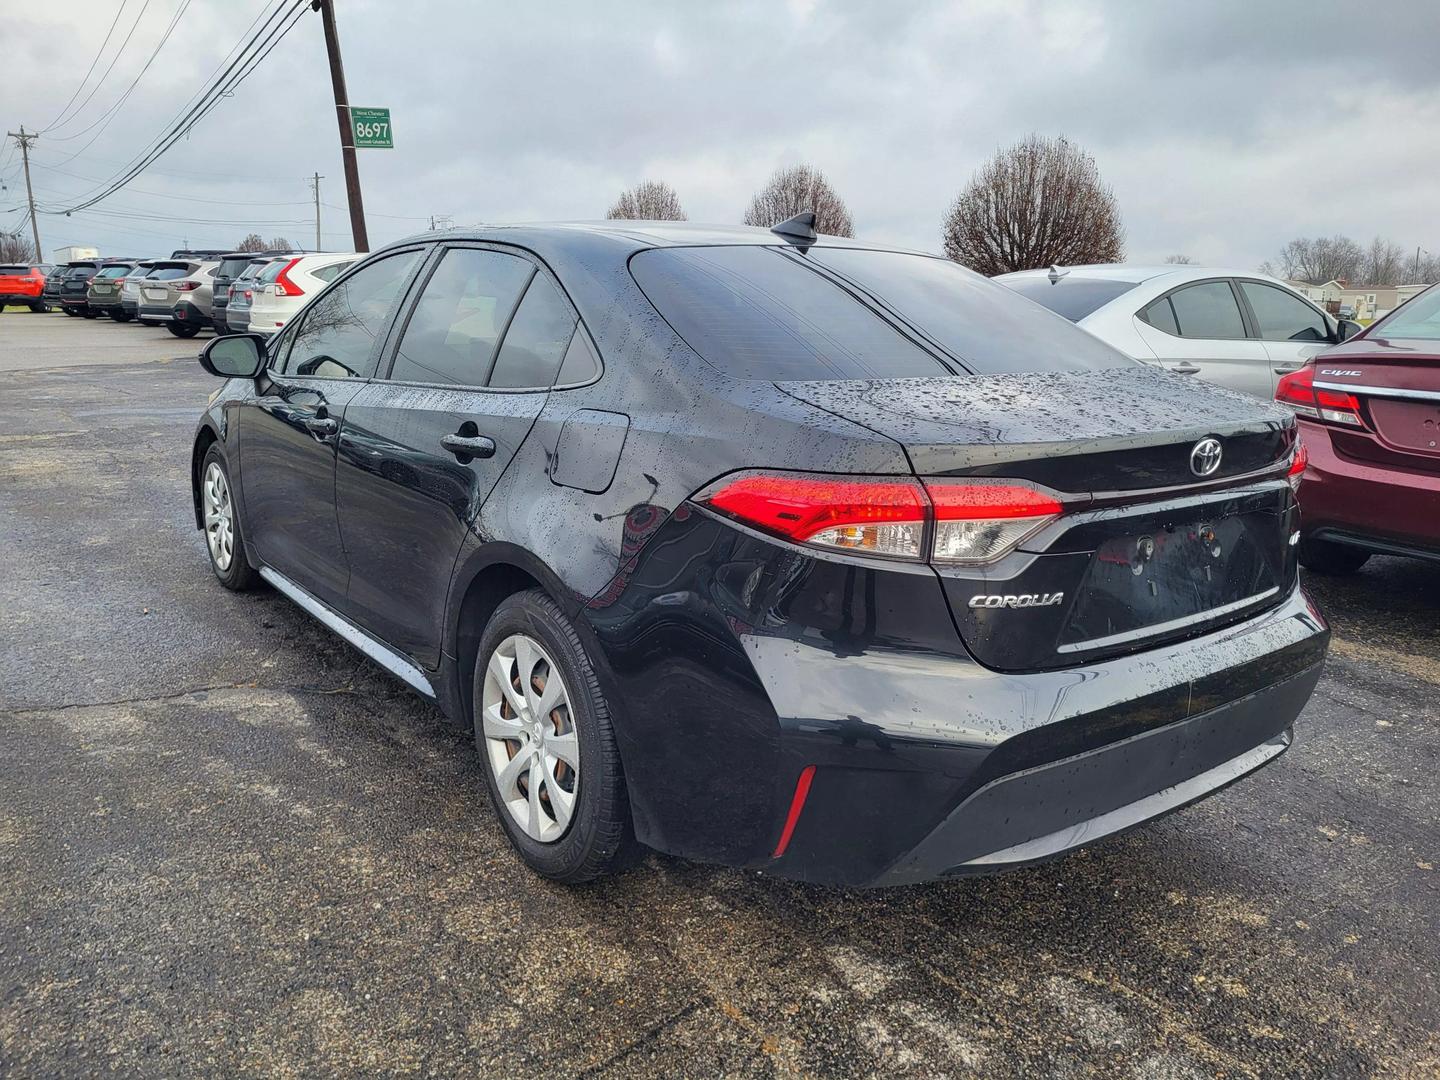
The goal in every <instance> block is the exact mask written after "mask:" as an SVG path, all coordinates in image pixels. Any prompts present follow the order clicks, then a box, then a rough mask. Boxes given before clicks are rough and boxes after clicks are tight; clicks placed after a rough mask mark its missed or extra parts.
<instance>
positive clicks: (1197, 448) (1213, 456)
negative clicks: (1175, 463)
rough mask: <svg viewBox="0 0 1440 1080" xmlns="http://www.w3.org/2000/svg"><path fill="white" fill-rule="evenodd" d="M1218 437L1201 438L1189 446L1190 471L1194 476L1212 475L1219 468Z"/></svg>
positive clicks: (1219, 451)
mask: <svg viewBox="0 0 1440 1080" xmlns="http://www.w3.org/2000/svg"><path fill="white" fill-rule="evenodd" d="M1222 452H1223V451H1222V450H1221V449H1220V440H1219V439H1201V440H1200V441H1199V442H1197V443H1196V444H1195V445H1194V446H1192V447H1191V448H1190V471H1191V472H1192V473H1194V474H1195V475H1196V476H1213V475H1214V474H1215V470H1216V469H1218V468H1220V455H1221V453H1222Z"/></svg>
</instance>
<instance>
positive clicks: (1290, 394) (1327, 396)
mask: <svg viewBox="0 0 1440 1080" xmlns="http://www.w3.org/2000/svg"><path fill="white" fill-rule="evenodd" d="M1275 400H1276V401H1278V402H1280V403H1281V404H1283V405H1289V406H1290V408H1292V409H1294V410H1295V411H1296V412H1297V413H1299V414H1300V415H1301V416H1307V417H1309V418H1310V419H1311V420H1326V421H1329V422H1330V423H1332V424H1344V425H1346V426H1347V427H1364V426H1365V424H1364V421H1362V420H1361V419H1360V401H1359V399H1358V398H1357V397H1356V396H1355V395H1354V394H1351V393H1349V392H1348V391H1345V390H1330V389H1327V388H1325V387H1323V386H1316V385H1315V369H1314V368H1313V367H1311V366H1310V365H1308V364H1307V365H1306V366H1305V367H1302V368H1301V369H1300V370H1298V371H1292V372H1290V373H1289V374H1288V375H1283V376H1281V378H1280V381H1279V382H1278V383H1277V384H1276V385H1275Z"/></svg>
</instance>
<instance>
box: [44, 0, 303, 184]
mask: <svg viewBox="0 0 1440 1080" xmlns="http://www.w3.org/2000/svg"><path fill="white" fill-rule="evenodd" d="M305 4H306V0H295V3H294V5H293V6H292V7H291V8H290V9H289V10H288V11H287V10H285V8H284V3H283V0H282V3H281V4H280V5H279V6H277V8H276V10H275V11H274V12H272V14H271V15H270V17H269V18H268V19H266V20H265V24H264V26H262V28H261V29H260V31H258V32H257V33H255V34H254V35H253V36H252V37H251V38H250V39H249V40H248V41H246V42H245V43H244V45H243V46H242V48H241V50H240V55H239V56H237V57H236V59H235V60H234V62H232V63H231V65H230V66H229V67H228V68H226V69H225V72H224V74H222V75H221V76H220V77H219V79H217V80H214V81H212V82H211V84H210V85H209V86H208V87H207V88H206V90H205V91H204V92H203V94H202V95H201V98H200V101H199V102H197V103H196V104H195V105H194V106H193V107H192V108H191V109H190V111H189V112H188V113H186V114H185V115H184V116H183V117H181V118H179V119H178V120H177V121H176V122H175V123H173V124H172V125H171V126H170V128H169V129H168V130H167V131H166V132H165V133H164V134H162V135H161V136H160V137H159V138H158V139H156V140H154V141H153V142H152V143H151V144H150V148H149V149H147V150H146V151H144V152H142V153H141V154H140V155H139V156H138V158H137V159H132V160H133V161H135V164H133V165H131V166H130V167H129V168H127V169H126V170H125V172H124V173H123V174H122V175H121V176H119V177H118V178H116V179H114V180H113V181H111V182H110V183H109V185H108V186H106V187H105V189H104V190H103V191H101V192H100V193H99V194H97V195H93V196H91V197H89V198H87V199H85V201H83V202H81V203H78V204H77V205H75V206H73V207H71V210H72V211H74V210H83V209H85V208H86V207H90V206H94V205H95V204H96V203H98V202H100V201H101V200H102V199H105V198H108V197H109V196H111V195H113V194H114V193H115V192H117V191H119V190H120V189H121V188H122V187H124V186H125V185H126V184H128V183H129V182H130V181H131V180H133V179H134V178H135V177H136V176H138V175H140V173H142V172H143V171H144V170H145V169H146V168H148V167H149V166H150V165H151V164H152V163H153V162H155V161H156V160H158V159H159V158H160V157H161V155H163V154H164V153H165V152H166V151H167V150H169V149H170V148H171V147H172V146H174V145H175V143H177V142H178V141H179V140H180V139H181V138H182V137H183V136H184V135H186V134H187V133H188V132H189V131H190V130H191V129H192V128H193V127H194V126H195V125H196V124H198V123H199V122H200V121H201V120H202V119H204V118H205V116H206V115H207V114H208V113H209V112H210V111H211V110H212V109H213V108H214V107H215V106H216V105H217V104H218V103H219V102H220V100H221V98H222V96H223V95H225V94H227V93H228V92H229V91H232V90H233V89H234V88H235V87H237V86H239V85H240V83H241V82H243V81H244V79H245V77H246V76H247V75H249V74H250V73H251V72H252V71H254V70H255V67H256V65H258V64H259V63H260V62H261V61H262V60H264V59H265V57H266V56H268V55H270V52H271V51H272V50H273V49H274V48H275V46H276V45H278V44H279V43H280V41H281V40H282V39H283V38H284V37H285V35H286V34H288V33H289V32H290V30H291V29H293V28H294V26H295V24H296V23H297V22H299V21H300V17H301V16H302V15H303V14H304V10H305ZM277 15H278V16H279V17H280V19H279V21H278V22H276V21H275V20H276V16H277ZM286 18H288V19H289V21H288V22H286V21H285V20H286ZM272 22H273V23H275V25H274V26H273V27H272V26H271V23H272ZM266 34H268V35H269V36H268V37H266V39H265V40H264V41H263V42H262V41H260V39H261V37H262V35H266ZM257 42H259V44H257ZM244 65H248V66H244ZM237 68H240V71H239V73H238V74H236V69H237Z"/></svg>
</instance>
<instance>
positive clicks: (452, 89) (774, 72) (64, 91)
mask: <svg viewBox="0 0 1440 1080" xmlns="http://www.w3.org/2000/svg"><path fill="white" fill-rule="evenodd" d="M122 2H123V3H124V5H125V6H124V8H123V10H122V11H121V15H120V19H119V23H118V25H117V27H116V31H115V34H114V36H113V37H112V39H111V41H110V44H109V47H108V48H107V49H106V51H105V53H104V54H103V55H102V56H101V58H100V62H99V64H98V65H97V67H96V76H98V75H99V74H101V73H102V72H104V71H105V70H106V68H107V66H108V65H109V64H110V60H111V58H112V57H113V56H114V55H115V53H116V48H117V46H118V45H119V44H120V42H121V40H122V39H123V38H124V37H125V35H126V34H127V33H128V32H129V31H130V29H131V26H132V24H134V31H133V35H132V36H131V38H130V40H129V43H128V45H127V46H126V47H125V48H124V50H123V51H121V52H120V54H119V57H118V60H116V62H115V64H114V67H113V69H112V70H110V73H109V75H108V77H106V78H105V79H104V80H103V82H101V83H100V85H99V89H98V91H96V93H95V94H94V97H93V98H92V99H91V100H90V101H89V102H88V104H86V105H85V106H84V108H82V109H79V110H78V112H77V113H76V115H75V118H74V119H73V120H67V121H66V122H64V123H63V124H60V125H58V126H52V127H51V128H50V129H49V130H48V131H46V132H45V133H44V134H42V136H41V138H40V140H39V142H38V143H37V144H36V149H35V152H34V155H33V157H32V162H33V165H34V168H33V178H34V182H35V188H36V198H37V200H38V201H39V202H40V203H41V204H42V205H43V206H45V207H47V208H51V209H56V208H59V209H63V208H64V207H66V206H70V205H73V204H74V202H75V201H76V196H78V195H80V194H81V193H83V192H86V191H90V190H92V189H96V188H97V187H98V182H101V181H105V180H107V179H108V178H110V177H111V176H113V175H115V174H116V173H117V172H118V171H120V170H121V169H122V168H123V166H124V165H125V163H126V162H127V161H129V160H130V159H131V158H132V157H133V156H134V155H135V154H136V153H137V152H138V151H139V150H140V149H141V148H142V147H143V146H144V145H145V144H146V143H148V142H149V141H150V140H151V139H153V138H154V137H156V136H157V135H158V134H159V133H160V132H161V131H163V130H164V129H165V128H166V127H167V126H168V124H169V123H170V122H171V121H172V120H173V119H174V118H175V116H176V114H177V112H178V111H179V110H180V108H181V106H182V104H183V103H184V102H185V101H186V100H187V99H188V98H189V97H190V95H191V94H193V93H194V92H195V91H197V90H198V89H199V88H200V87H201V86H202V85H203V83H204V82H205V80H206V78H207V77H208V76H209V75H210V74H211V73H212V72H213V71H214V70H215V69H216V67H217V65H219V64H220V63H221V61H222V59H223V58H224V56H225V54H226V53H227V52H228V51H229V50H230V49H231V48H232V47H234V46H235V45H236V44H237V43H238V42H239V41H240V40H241V38H242V36H244V35H245V31H246V27H247V26H249V25H250V23H251V20H252V19H254V18H255V17H256V16H257V15H259V14H260V13H261V12H262V10H264V9H265V8H267V7H268V6H270V5H269V2H268V0H267V2H264V3H262V2H261V0H226V2H225V3H223V4H221V3H218V2H214V0H191V2H190V3H189V6H188V8H186V10H185V11H184V14H183V16H182V18H181V22H180V24H179V26H178V27H177V30H176V32H175V33H174V34H173V35H172V37H171V38H170V40H169V41H168V42H167V44H166V45H165V47H164V48H163V49H162V50H161V52H160V53H159V54H158V56H157V57H156V58H155V60H154V63H153V65H152V66H151V68H150V70H149V71H148V72H147V73H146V74H145V75H144V76H143V77H142V78H141V79H140V81H139V83H138V84H137V85H136V87H135V90H134V92H133V93H132V94H131V96H130V98H129V100H128V101H127V102H126V104H125V105H124V107H123V108H122V109H121V110H119V111H118V112H117V113H116V114H115V115H114V117H113V118H112V120H111V121H110V122H109V123H108V124H107V125H104V126H101V127H97V128H95V130H92V131H88V132H84V133H83V134H80V133H81V132H82V129H84V128H86V127H87V126H88V125H90V124H92V123H93V122H94V121H95V120H96V119H97V118H99V117H100V116H102V115H103V113H104V111H105V110H106V109H107V108H109V107H110V105H112V104H113V103H114V102H115V101H116V99H117V98H119V96H120V95H121V94H122V93H123V92H124V91H125V89H126V87H127V86H129V85H130V83H131V81H132V80H133V79H134V78H135V76H136V74H137V73H138V72H139V71H140V68H141V67H142V66H143V64H144V63H145V61H146V60H147V59H148V58H149V57H150V55H151V53H152V52H153V51H154V49H155V46H156V44H157V43H158V42H159V40H160V38H161V36H162V34H163V33H164V31H165V28H166V26H167V25H168V24H169V22H170V19H171V17H172V16H173V15H174V14H175V13H176V12H177V11H178V10H179V9H180V7H181V4H182V2H183V0H148V3H146V2H145V0H67V2H65V3H55V4H40V3H27V4H13V5H7V10H6V14H5V17H4V18H3V20H0V57H3V65H4V70H3V76H0V121H3V123H4V125H5V127H4V130H16V129H17V127H18V125H20V124H22V123H23V124H25V126H26V128H27V130H29V129H33V128H38V127H42V125H47V124H52V122H53V121H54V120H55V119H56V117H57V116H58V115H59V114H60V112H61V110H62V109H63V108H64V107H65V105H66V102H67V100H69V99H70V97H71V95H72V93H74V91H75V89H76V87H77V86H78V85H79V84H80V79H81V77H82V76H83V75H84V74H85V70H86V68H87V67H88V66H89V64H90V62H91V60H92V58H94V57H95V56H96V52H97V50H98V49H99V48H100V45H101V42H102V40H104V38H105V35H106V31H107V29H108V28H109V26H110V23H111V20H112V19H113V18H114V17H115V13H116V11H117V9H118V8H119V6H120V5H121V3H122ZM142 9H143V12H144V13H143V15H141V12H142ZM336 9H337V17H338V20H339V29H340V40H341V44H342V47H343V49H344V55H345V61H346V70H347V74H348V79H349V86H350V96H351V100H352V102H353V103H354V104H356V105H362V106H365V105H368V106H388V107H389V108H390V109H391V110H392V114H393V120H394V129H395V149H394V150H362V151H360V152H359V153H360V174H361V180H362V183H363V185H364V192H365V200H366V207H367V210H368V212H369V213H368V220H369V223H370V239H371V244H372V246H378V245H379V244H381V243H383V242H386V241H389V240H393V239H397V238H399V237H401V236H404V235H407V234H409V233H411V232H415V231H419V230H421V229H423V228H425V227H426V223H427V220H428V218H429V216H430V215H431V214H447V215H450V216H451V217H453V218H454V220H455V222H456V223H458V224H470V223H474V222H479V221H496V222H499V221H528V220H555V219H570V218H596V217H602V216H603V215H604V212H605V209H606V208H607V207H608V206H609V205H610V203H611V202H613V201H614V199H615V197H616V196H617V195H618V194H619V193H620V191H621V190H622V189H623V188H625V187H627V186H628V185H630V184H633V183H635V182H637V181H640V180H644V179H657V180H664V181H666V182H668V183H669V184H671V185H672V186H673V187H674V188H675V189H676V190H677V191H678V193H679V195H680V198H681V201H682V202H683V204H684V206H685V209H686V211H687V213H688V214H689V216H690V218H691V219H692V220H697V221H717V222H739V220H740V216H741V214H742V213H743V211H744V208H745V204H746V203H747V202H748V200H749V198H750V196H751V194H752V193H753V192H754V190H755V189H756V188H757V187H758V186H760V185H761V184H763V183H764V182H765V180H766V178H767V177H768V176H769V175H770V173H771V172H772V171H773V170H774V169H775V168H776V167H778V166H781V165H789V164H794V163H798V162H809V163H811V164H813V165H815V166H817V167H818V168H820V169H821V170H823V171H824V172H825V173H826V175H827V176H829V178H830V180H831V182H832V183H833V184H834V186H835V187H836V189H837V190H838V191H839V192H840V194H841V196H842V197H843V198H844V199H845V200H846V201H847V203H848V204H849V206H850V209H851V212H852V214H853V215H854V219H855V228H856V235H858V236H860V237H863V238H866V239H869V240H880V241H886V242H895V243H900V244H904V245H906V246H910V247H917V248H922V249H925V250H939V247H940V220H941V217H942V215H943V213H944V211H945V209H946V207H947V205H948V204H949V202H950V201H951V200H952V199H953V198H954V196H955V194H956V192H957V191H958V190H959V189H960V188H961V187H963V185H964V184H965V183H966V182H967V180H968V179H969V178H970V176H971V175H972V173H973V172H974V171H975V169H976V168H977V167H978V166H979V165H980V164H981V162H982V161H983V160H984V159H985V158H987V157H989V156H990V155H991V154H993V153H994V152H995V150H996V149H997V148H998V147H1000V146H1003V145H1008V144H1010V143H1012V142H1014V141H1015V140H1017V139H1019V138H1021V137H1023V136H1024V135H1025V134H1027V133H1028V132H1031V131H1036V132H1040V133H1042V134H1046V135H1056V134H1065V135H1067V136H1069V137H1071V138H1072V139H1074V140H1076V141H1078V142H1079V143H1081V144H1082V145H1083V146H1084V147H1086V148H1087V149H1088V150H1089V151H1090V152H1091V153H1093V154H1094V156H1095V159H1096V162H1097V164H1098V165H1099V168H1100V171H1101V173H1102V175H1103V176H1104V177H1105V179H1106V181H1107V182H1108V183H1110V184H1111V185H1112V186H1113V187H1114V190H1115V194H1116V196H1117V198H1118V199H1119V203H1120V208H1121V212H1122V215H1123V218H1124V221H1125V224H1126V228H1127V235H1128V242H1127V253H1128V258H1129V259H1130V260H1131V261H1156V260H1159V259H1161V258H1163V257H1164V256H1165V255H1167V254H1169V253H1172V252H1183V253H1186V254H1188V255H1190V256H1191V257H1193V258H1194V259H1195V260H1196V261H1203V262H1207V263H1212V264H1220V265H1233V266H1238V267H1244V268H1249V267H1254V266H1256V265H1257V264H1258V263H1260V262H1261V261H1262V260H1263V259H1266V258H1269V257H1271V256H1272V255H1274V253H1275V251H1276V250H1277V249H1278V248H1279V247H1280V246H1281V245H1282V244H1283V243H1284V242H1285V241H1286V240H1288V239H1290V238H1292V237H1295V236H1302V235H1303V236H1309V235H1315V234H1322V233H1323V234H1329V233H1334V232H1344V233H1347V234H1349V235H1351V236H1354V237H1355V238H1357V239H1360V240H1362V241H1365V240H1368V239H1369V238H1370V237H1372V236H1374V235H1376V234H1380V235H1383V236H1386V237H1389V238H1391V239H1394V240H1395V241H1397V242H1399V243H1401V244H1403V245H1406V246H1407V248H1408V251H1409V252H1411V253H1412V254H1413V251H1414V248H1415V245H1416V244H1420V245H1423V246H1424V247H1425V248H1426V249H1428V250H1430V251H1440V199H1437V194H1440V63H1436V57H1437V50H1440V3H1437V2H1436V0H1410V2H1406V3H1401V2H1396V3H1387V4H1383V5H1377V4H1368V5H1367V4H1361V5H1356V4H1354V3H1348V4H1339V3H1325V2H1318V0H1297V2H1286V3H1282V2H1279V0H1264V2H1260V0H1206V2H1204V3H1196V2H1193V0H1190V2H1177V3H1128V2H1114V3H1106V2H1100V0H1095V2H1075V3H1064V4H1062V3H1038V2H1037V3H1025V2H1019V0H981V2H955V3H918V2H917V3H903V4H901V3H883V2H874V3H837V2H830V0H790V2H788V3H782V2H778V0H777V2H773V3H746V4H742V3H727V2H724V0H720V2H714V3H706V4H691V3H676V2H673V0H672V2H670V3H638V2H630V3H606V2H602V0H590V2H577V3H519V2H511V3H494V2H486V0H473V2H466V0H447V2H440V0H434V2H431V0H405V2H403V3H402V2H399V0H336ZM137 16H139V19H138V22H137ZM94 86H95V76H92V77H91V79H90V81H89V83H88V84H87V85H86V89H85V90H84V91H83V92H82V93H81V94H80V98H79V101H84V100H85V98H86V96H87V95H88V94H89V92H90V88H92V87H94ZM78 103H79V102H78V101H77V104H78ZM97 133H98V137H97V138H94V142H93V144H91V143H90V140H91V139H92V137H95V136H96V135H97ZM87 144H88V145H87ZM338 145H339V137H338V133H337V130H336V123H335V113H334V108H333V104H332V99H331V96H330V84H329V76H328V72H327V69H326V65H325V52H324V41H323V35H322V33H321V26H320V17H319V16H318V15H315V14H308V13H307V14H306V16H305V17H304V18H302V20H301V22H300V23H299V25H298V26H297V27H296V28H295V30H294V31H293V32H292V33H291V34H290V35H289V36H288V37H287V38H286V39H285V40H284V41H283V42H282V43H281V44H280V45H279V46H278V47H277V48H276V50H275V51H274V52H273V53H272V54H271V55H270V56H269V58H268V59H267V60H266V61H265V62H264V64H263V65H262V66H261V67H260V68H259V69H258V70H257V71H256V73H255V74H254V75H253V76H251V77H250V79H249V80H248V81H247V82H246V83H245V85H244V86H243V87H242V88H241V89H240V91H239V92H238V93H237V94H236V95H235V96H234V97H233V98H231V99H229V100H226V101H224V102H222V103H221V105H220V106H219V107H218V108H217V109H216V110H215V111H214V112H213V113H211V114H210V116H209V117H207V118H206V119H205V120H204V121H203V122H202V123H201V124H200V126H198V127H197V128H196V129H195V131H194V132H193V133H192V134H191V135H190V136H189V137H188V139H187V140H184V141H182V142H181V143H179V144H178V145H176V147H175V148H174V149H173V150H171V151H170V152H169V153H168V154H167V155H166V156H165V157H164V158H162V159H161V160H160V161H159V162H158V164H157V165H156V166H155V167H154V168H152V169H150V170H148V171H147V172H145V173H144V174H143V175H142V176H140V177H139V178H138V179H137V180H135V181H134V182H133V184H132V185H131V186H130V187H128V188H127V189H126V190H125V191H124V192H122V193H120V194H118V195H116V196H114V197H112V198H110V199H108V200H106V201H105V202H102V203H101V204H100V205H99V206H98V207H96V211H103V212H104V213H103V214H102V213H99V212H82V213H79V214H76V215H75V216H73V217H70V218H66V217H64V216H53V215H51V214H42V215H41V216H40V229H41V242H42V244H43V246H44V249H45V253H46V254H47V255H48V254H49V253H50V252H51V251H52V250H53V249H54V248H55V247H57V246H59V245H61V244H69V243H74V244H93V245H95V246H98V247H99V248H100V249H101V251H102V252H105V253H111V254H141V255H145V254H152V253H157V252H158V253H168V251H169V249H171V248H172V247H176V246H179V245H180V244H181V243H182V242H185V241H188V242H189V243H190V244H191V245H192V246H200V245H202V244H203V245H205V246H211V245H214V246H226V245H233V244H234V243H236V242H237V241H238V240H239V239H240V237H241V236H243V235H244V234H245V233H246V232H249V231H251V229H252V225H253V229H254V231H256V232H260V233H262V234H263V235H264V236H265V237H266V238H267V239H268V238H269V237H270V236H272V235H275V234H283V235H285V236H287V237H289V238H290V239H291V240H293V241H295V242H297V243H300V244H305V245H309V244H313V242H314V225H313V207H312V205H311V203H310V188H309V185H308V183H307V180H306V178H307V177H308V176H309V174H310V173H312V172H317V171H318V172H320V173H321V174H323V175H324V177H325V179H324V180H323V181H322V182H321V193H322V199H323V201H324V202H325V203H327V204H329V205H327V206H325V207H323V208H322V215H323V221H322V225H323V242H324V245H325V246H326V247H328V248H331V249H346V248H349V247H350V234H349V228H348V219H347V218H346V214H345V211H344V210H343V207H344V205H345V199H344V182H343V178H342V172H341V164H340V155H339V149H338ZM77 152H78V153H77ZM72 154H74V155H75V156H74V157H73V158H71V157H70V155H72ZM18 164H19V162H18V154H17V152H16V151H15V149H14V147H13V144H11V145H10V146H9V147H8V148H7V149H4V150H0V181H3V182H4V183H5V184H6V186H7V190H5V191H0V228H13V227H14V224H13V223H18V222H19V220H20V219H21V217H22V214H23V210H18V211H17V210H14V208H15V207H16V206H18V205H20V204H21V203H22V202H23V198H24V183H23V179H22V178H21V177H20V175H19V172H18ZM167 215H170V216H171V217H172V218H174V217H184V218H189V219H195V220H194V221H190V222H184V223H179V222H175V221H173V220H165V218H166V216H167ZM262 221H263V222H269V223H267V224H259V222H262ZM207 222H209V223H207Z"/></svg>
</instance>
